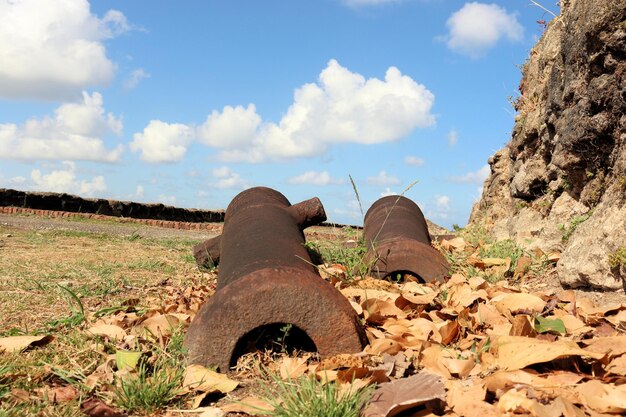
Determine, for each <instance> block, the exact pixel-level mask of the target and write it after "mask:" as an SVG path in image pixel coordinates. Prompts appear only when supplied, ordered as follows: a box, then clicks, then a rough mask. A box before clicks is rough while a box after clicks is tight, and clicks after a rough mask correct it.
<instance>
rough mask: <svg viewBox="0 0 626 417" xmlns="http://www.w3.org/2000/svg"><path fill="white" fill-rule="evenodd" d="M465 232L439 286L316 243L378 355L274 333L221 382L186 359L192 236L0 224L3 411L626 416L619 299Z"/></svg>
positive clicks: (199, 274)
mask: <svg viewBox="0 0 626 417" xmlns="http://www.w3.org/2000/svg"><path fill="white" fill-rule="evenodd" d="M457 235H458V237H457V238H454V239H451V240H443V241H441V242H438V243H437V244H436V247H437V248H438V249H439V250H441V252H442V253H443V254H444V255H445V256H446V258H447V259H448V260H449V261H450V264H451V266H452V268H451V274H450V277H449V279H447V280H446V282H444V283H440V284H424V283H420V282H417V280H415V279H414V278H413V277H410V276H399V277H393V279H392V280H377V279H374V278H371V277H369V276H367V271H366V269H367V268H355V266H357V267H358V263H359V260H360V259H362V254H363V251H362V248H361V249H360V248H359V246H358V244H356V245H355V243H358V240H359V236H358V233H356V232H354V231H349V232H346V233H340V234H339V236H340V238H338V239H333V240H332V241H328V240H326V239H325V238H324V239H322V238H321V237H320V236H316V235H315V234H312V235H309V242H310V246H311V248H312V249H315V250H318V251H319V252H320V254H321V255H322V257H323V258H324V260H325V261H326V263H325V264H322V265H320V273H321V275H322V276H323V277H324V279H326V280H328V281H329V282H330V283H331V284H332V285H334V286H335V287H336V288H337V289H338V290H340V291H341V292H342V293H343V294H344V296H345V297H346V298H347V299H348V300H349V301H350V302H351V304H352V306H353V307H354V308H355V310H356V311H357V313H358V314H359V316H360V318H361V320H362V322H363V323H364V324H365V326H366V329H367V336H368V339H369V345H368V346H367V347H366V348H365V350H364V351H363V352H361V353H358V354H353V355H348V354H345V355H339V356H336V357H332V358H325V359H323V360H320V358H318V357H317V355H316V354H315V353H310V352H295V353H294V352H292V353H290V354H288V353H287V351H288V349H287V348H288V347H287V346H284V343H282V342H283V341H284V340H285V337H284V336H285V335H282V336H281V335H280V334H278V335H276V337H275V339H274V340H273V344H274V346H273V348H274V349H273V350H272V351H262V352H253V353H250V354H247V355H245V356H243V357H242V358H240V360H239V363H238V365H237V367H236V368H234V369H232V370H231V372H230V373H229V374H228V375H224V374H219V373H216V372H213V371H212V370H210V369H205V368H202V367H199V366H195V365H194V366H185V362H184V355H185V351H184V348H183V345H182V341H183V337H184V332H185V328H186V326H187V325H188V324H189V322H190V321H191V319H192V318H193V316H194V315H195V313H196V312H197V310H198V308H199V306H200V304H201V303H202V301H203V300H205V299H206V298H208V297H210V296H211V295H212V294H213V292H214V288H215V278H216V273H215V271H212V272H207V271H200V270H198V269H197V268H196V266H195V264H194V261H193V257H192V256H191V246H192V245H193V244H194V243H195V241H194V240H192V239H184V238H176V239H171V238H162V239H152V238H143V237H137V236H136V235H131V236H117V235H107V234H101V233H90V232H89V233H88V232H67V231H64V232H63V231H55V230H46V231H33V230H23V229H17V228H11V227H7V226H0V317H2V319H1V320H0V352H2V353H0V416H2V417H4V416H13V415H16V416H23V415H46V416H47V415H50V416H81V415H88V416H93V417H98V416H100V417H104V416H107V417H112V416H122V415H162V416H183V415H184V416H187V415H192V416H193V415H197V416H202V417H210V416H225V415H232V416H236V415H238V416H246V415H257V414H264V413H271V412H272V411H268V410H272V408H273V407H277V406H281V405H284V404H288V403H289V401H291V400H290V398H291V397H290V395H291V393H293V392H297V394H296V396H295V398H296V400H294V401H309V402H310V404H311V407H313V406H315V407H318V406H319V407H322V406H323V405H317V404H316V405H313V403H315V402H316V401H317V400H318V399H319V398H320V397H321V396H323V395H329V396H330V397H332V398H333V399H336V400H338V401H339V402H341V401H343V402H344V403H345V402H346V401H348V400H351V401H353V402H354V406H355V407H357V408H360V407H361V406H362V405H363V406H364V408H363V410H362V415H363V416H366V417H375V416H376V417H380V416H395V415H401V416H409V415H415V416H429V415H446V416H479V415H480V416H481V417H484V416H491V415H493V416H497V415H508V416H518V415H519V416H526V415H527V416H539V417H544V416H545V417H559V416H564V417H570V416H581V417H582V416H603V415H623V414H625V413H626V335H625V334H624V330H625V328H626V300H624V297H623V294H621V295H616V294H612V295H611V300H613V301H620V300H624V302H623V303H620V302H617V303H611V304H610V305H608V304H606V303H602V302H600V303H598V299H597V297H596V300H595V301H594V300H592V299H590V298H587V297H585V295H584V293H581V292H579V291H574V290H564V289H560V288H558V287H557V286H555V285H545V284H544V283H543V280H544V279H545V277H548V276H550V272H551V270H552V269H553V268H554V264H555V262H556V261H558V254H543V253H540V252H533V253H526V252H524V251H523V250H522V249H521V248H519V247H518V246H517V245H515V244H514V243H513V242H510V241H504V242H492V241H491V240H490V239H489V236H488V235H486V234H485V233H483V232H482V231H477V230H464V231H459V232H458V233H457ZM316 239H319V241H318V240H316ZM346 242H348V244H347V245H346ZM354 271H359V274H355V273H354ZM620 297H621V298H620ZM600 301H602V299H601V298H600ZM288 331H289V329H284V332H285V333H287V332H288ZM316 384H317V385H316ZM318 386H321V387H322V389H326V391H323V393H324V394H323V395H322V394H319V392H318V391H316V390H317V389H318ZM323 387H327V388H323ZM355 394H358V395H356V396H355ZM275 411H276V410H275ZM281 415H283V414H281ZM284 415H294V416H295V415H298V414H284ZM300 415H305V414H300ZM313 415H315V414H313ZM329 415H330V414H329ZM335 415H336V416H338V417H339V416H341V415H351V414H349V413H348V412H347V411H346V414H335Z"/></svg>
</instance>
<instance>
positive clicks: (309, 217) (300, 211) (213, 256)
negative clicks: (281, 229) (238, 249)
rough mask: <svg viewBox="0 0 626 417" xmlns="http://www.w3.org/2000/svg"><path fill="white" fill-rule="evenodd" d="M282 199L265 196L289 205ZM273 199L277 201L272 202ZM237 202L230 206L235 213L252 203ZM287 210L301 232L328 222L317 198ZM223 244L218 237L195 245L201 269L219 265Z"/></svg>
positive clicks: (245, 201) (197, 260)
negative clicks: (242, 206)
mask: <svg viewBox="0 0 626 417" xmlns="http://www.w3.org/2000/svg"><path fill="white" fill-rule="evenodd" d="M281 196H282V195H281ZM282 197H283V199H281V198H279V197H270V196H265V198H266V199H268V201H267V203H270V202H271V201H276V202H281V204H284V203H285V202H287V204H289V202H288V201H287V200H286V199H285V198H284V196H282ZM273 198H274V199H275V200H272V199H273ZM235 200H237V197H235V199H234V200H233V201H232V202H231V204H230V206H229V207H232V209H233V210H235V212H236V211H237V207H239V205H240V204H246V203H250V202H249V201H247V200H246V199H244V200H243V201H235ZM259 203H260V202H254V204H259ZM287 210H288V212H289V214H290V215H291V216H292V217H293V218H294V219H295V221H296V223H297V224H298V226H299V228H300V230H303V229H306V228H307V227H309V226H314V225H317V224H320V223H322V222H323V221H325V220H326V212H325V211H324V206H323V205H322V202H321V201H320V199H319V198H317V197H313V198H310V199H308V200H305V201H302V202H300V203H298V204H294V205H293V206H290V207H289V208H288V209H287ZM227 213H228V211H227ZM226 216H228V214H226ZM221 244H222V239H221V236H217V237H214V238H212V239H208V240H205V241H204V242H201V243H198V244H197V245H195V246H194V247H193V256H194V258H195V259H196V263H197V264H198V265H199V266H201V267H213V266H216V265H217V264H219V262H220V254H221V250H222V249H221Z"/></svg>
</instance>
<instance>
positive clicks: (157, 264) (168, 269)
mask: <svg viewBox="0 0 626 417" xmlns="http://www.w3.org/2000/svg"><path fill="white" fill-rule="evenodd" d="M127 268H128V269H143V270H145V271H152V272H161V273H163V274H173V273H174V272H176V268H175V267H173V266H172V265H169V264H167V263H166V262H165V261H162V260H160V259H141V260H139V261H135V262H133V263H131V264H128V265H127Z"/></svg>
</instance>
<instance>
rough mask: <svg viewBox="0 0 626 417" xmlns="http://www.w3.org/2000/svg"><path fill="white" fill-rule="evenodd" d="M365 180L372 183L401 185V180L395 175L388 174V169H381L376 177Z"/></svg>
mask: <svg viewBox="0 0 626 417" xmlns="http://www.w3.org/2000/svg"><path fill="white" fill-rule="evenodd" d="M365 181H366V182H367V183H368V184H370V185H378V186H388V185H400V180H399V179H398V178H397V177H394V176H393V175H389V174H387V172H386V171H380V172H379V173H378V175H376V176H375V177H367V179H366V180H365Z"/></svg>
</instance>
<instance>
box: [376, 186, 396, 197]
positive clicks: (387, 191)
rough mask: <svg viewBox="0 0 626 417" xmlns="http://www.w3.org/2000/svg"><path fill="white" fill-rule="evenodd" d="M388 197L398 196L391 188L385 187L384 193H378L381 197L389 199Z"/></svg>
mask: <svg viewBox="0 0 626 417" xmlns="http://www.w3.org/2000/svg"><path fill="white" fill-rule="evenodd" d="M390 195H398V193H397V192H395V191H393V190H392V189H391V188H389V187H387V189H386V190H385V191H383V192H382V193H380V196H381V197H389V196H390Z"/></svg>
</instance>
